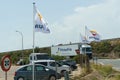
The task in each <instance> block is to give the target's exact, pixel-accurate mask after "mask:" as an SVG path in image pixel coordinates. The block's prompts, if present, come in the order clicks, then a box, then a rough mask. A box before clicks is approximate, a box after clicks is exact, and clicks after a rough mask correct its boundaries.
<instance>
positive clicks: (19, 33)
mask: <svg viewBox="0 0 120 80" xmlns="http://www.w3.org/2000/svg"><path fill="white" fill-rule="evenodd" d="M16 32H18V33H19V34H20V35H21V37H22V59H23V57H24V56H23V34H22V32H20V31H16ZM22 65H23V61H22Z"/></svg>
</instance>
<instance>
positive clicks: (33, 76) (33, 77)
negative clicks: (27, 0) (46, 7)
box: [32, 2, 35, 80]
mask: <svg viewBox="0 0 120 80" xmlns="http://www.w3.org/2000/svg"><path fill="white" fill-rule="evenodd" d="M34 17H35V2H33V54H34V47H35V29H34V27H35V19H34ZM32 60H33V62H32V64H33V71H32V74H33V75H32V79H33V80H34V79H35V74H34V72H35V71H34V67H35V66H34V56H33V57H32Z"/></svg>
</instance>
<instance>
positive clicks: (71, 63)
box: [58, 60, 77, 71]
mask: <svg viewBox="0 0 120 80" xmlns="http://www.w3.org/2000/svg"><path fill="white" fill-rule="evenodd" d="M58 63H60V64H62V65H68V66H70V68H71V70H72V71H73V70H75V69H77V65H76V61H74V60H60V61H58Z"/></svg>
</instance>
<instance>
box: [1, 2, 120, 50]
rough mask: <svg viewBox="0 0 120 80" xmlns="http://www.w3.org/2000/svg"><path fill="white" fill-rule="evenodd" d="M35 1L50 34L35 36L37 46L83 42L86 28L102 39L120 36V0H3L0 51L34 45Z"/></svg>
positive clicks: (38, 33) (27, 47) (36, 34)
mask: <svg viewBox="0 0 120 80" xmlns="http://www.w3.org/2000/svg"><path fill="white" fill-rule="evenodd" d="M33 2H35V3H36V4H35V5H36V7H37V8H38V10H39V11H40V13H41V14H42V16H43V17H44V18H45V19H46V20H47V22H48V24H49V29H50V31H51V33H50V34H44V33H41V32H36V33H35V47H46V46H51V45H58V44H68V43H70V42H72V43H76V42H80V34H83V35H84V34H85V26H87V28H89V29H91V30H96V31H97V32H98V33H99V34H100V35H101V38H102V40H104V39H112V38H119V36H120V31H119V30H120V27H119V26H120V9H119V8H120V5H119V4H120V0H7V1H6V0H2V1H1V2H0V36H1V38H0V52H7V51H15V50H21V49H22V36H21V35H20V33H18V32H16V30H17V31H20V32H21V33H22V34H23V46H24V49H30V48H32V46H33V21H34V19H33Z"/></svg>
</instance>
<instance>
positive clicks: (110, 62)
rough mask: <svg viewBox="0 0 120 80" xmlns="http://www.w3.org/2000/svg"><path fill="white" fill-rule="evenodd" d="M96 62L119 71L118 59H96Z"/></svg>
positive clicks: (119, 63) (119, 62)
mask: <svg viewBox="0 0 120 80" xmlns="http://www.w3.org/2000/svg"><path fill="white" fill-rule="evenodd" d="M97 62H98V63H101V64H103V65H105V64H107V65H111V66H112V67H113V68H114V69H116V70H118V71H120V59H98V60H97Z"/></svg>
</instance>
